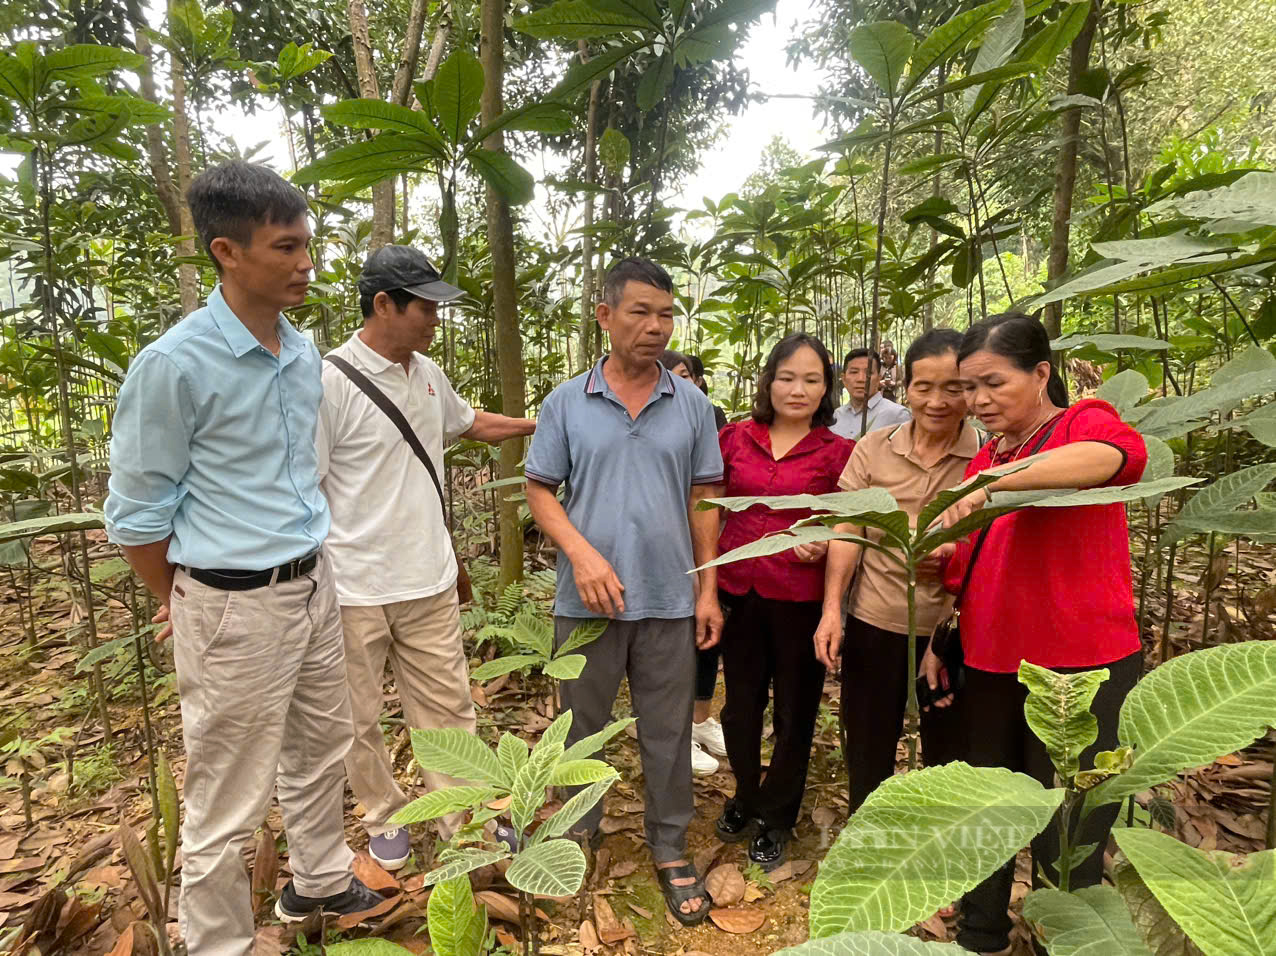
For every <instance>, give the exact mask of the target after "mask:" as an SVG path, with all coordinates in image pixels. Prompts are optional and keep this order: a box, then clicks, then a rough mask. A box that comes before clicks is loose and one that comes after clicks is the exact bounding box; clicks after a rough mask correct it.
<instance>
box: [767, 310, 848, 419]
mask: <svg viewBox="0 0 1276 956" xmlns="http://www.w3.org/2000/svg"><path fill="white" fill-rule="evenodd" d="M803 346H805V347H807V348H809V349H811V350H813V351H814V352H815V354H816V355H818V356H819V357H820V361H821V362H822V363H823V365H824V397H823V398H821V399H820V404H819V406H818V407H817V408H816V409H815V414H814V415H812V416H811V427H812V428H818V427H820V426H821V425H824V426H828V425H832V424H833V412H834V406H833V394H834V392H833V388H834V379H833V356H832V355H830V354H829V350H828V349H826V348H825V347H824V343H823V342H821V341H820V340H819V339H817V338H816V337H815V336H814V335H808V334H807V333H806V332H794V333H793V334H792V335H786V336H785V337H784V338H782V339H780V341H778V342H776V343H775V348H773V349H772V350H771V354H770V355H768V356H767V360H766V365H764V366H763V367H762V375H761V376H759V378H758V394H757V396H756V397H755V398H754V399H753V411H752V413H751V414H752V416H753V420H754V421H755V422H761V423H762V424H763V425H770V424H771V423H772V422H773V421H775V407H774V406H773V405H772V404H771V385H772V383H774V382H775V375H776V372H778V371H779V369H780V363H781V362H783V361H784V360H785V359H786V358H788V357H789V356H790V355H792V354H793V353H794V352H796V351H797V350H798V349H800V348H802V347H803Z"/></svg>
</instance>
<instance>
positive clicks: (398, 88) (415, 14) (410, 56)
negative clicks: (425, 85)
mask: <svg viewBox="0 0 1276 956" xmlns="http://www.w3.org/2000/svg"><path fill="white" fill-rule="evenodd" d="M354 2H356V3H360V5H361V6H362V3H361V0H354ZM427 6H428V4H427V3H426V0H412V8H411V10H409V11H408V25H407V28H406V30H405V31H404V34H403V52H402V54H400V56H399V66H398V68H397V69H395V71H394V84H393V85H392V86H391V88H390V102H392V103H398V104H399V105H400V106H407V105H408V100H409V99H410V98H411V96H412V80H413V78H414V77H415V76H416V65H417V63H418V62H419V60H420V59H421V35H422V34H423V33H424V32H425V14H426V7H427ZM443 16H445V17H446V16H447V14H446V12H444V14H443ZM365 23H366V18H365ZM405 195H406V194H405Z"/></svg>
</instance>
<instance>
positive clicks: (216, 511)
mask: <svg viewBox="0 0 1276 956" xmlns="http://www.w3.org/2000/svg"><path fill="white" fill-rule="evenodd" d="M278 333H279V345H280V348H279V355H278V356H275V355H273V354H271V352H270V350H269V349H266V348H265V347H263V346H262V345H261V344H260V343H259V342H258V341H257V339H256V338H254V336H253V334H252V333H251V332H249V331H248V328H247V327H246V326H245V325H244V324H243V323H242V322H240V321H239V319H238V318H237V317H236V315H235V313H234V312H232V311H231V309H230V306H228V305H227V304H226V300H225V299H224V298H222V294H221V287H220V286H218V287H217V288H216V289H214V290H213V292H212V294H211V295H210V296H209V297H208V304H207V305H206V306H205V307H204V308H202V309H196V310H195V311H194V312H192V313H191V314H190V315H188V316H187V317H186V318H185V319H183V320H182V321H181V322H179V323H177V325H175V326H173V327H172V328H171V329H169V330H168V331H167V332H165V333H164V334H163V335H161V336H160V337H159V338H158V339H156V340H155V341H154V342H152V343H151V344H150V345H148V346H147V347H146V348H144V349H143V350H142V351H141V352H140V353H139V354H138V356H137V358H136V359H134V360H133V364H132V365H131V366H130V367H129V370H128V376H127V377H126V378H125V379H124V384H123V386H121V388H120V394H119V397H118V399H117V400H116V407H115V416H114V419H113V420H112V423H111V479H110V493H109V494H108V496H107V499H106V508H105V511H106V531H107V536H108V537H109V538H110V539H111V540H112V541H114V542H115V543H116V544H124V545H142V544H151V543H153V542H156V541H162V540H163V539H164V538H166V537H168V536H169V535H170V534H171V535H172V536H173V540H172V543H171V544H170V545H169V548H168V559H169V560H170V561H172V562H173V563H174V564H184V565H187V566H189V567H195V568H229V569H234V570H240V571H260V570H264V569H266V568H273V567H275V566H277V565H280V564H283V563H285V562H287V561H291V560H292V559H294V558H299V557H301V556H302V555H304V554H308V553H309V552H311V551H314V550H315V549H316V548H318V547H319V546H320V545H321V544H322V543H323V539H324V538H325V537H327V535H328V523H329V518H328V503H327V501H325V500H324V497H323V495H322V494H321V493H320V491H319V468H318V463H317V457H316V453H315V426H316V423H317V422H318V418H319V401H320V399H321V398H322V397H323V383H322V380H321V377H320V375H321V371H322V369H321V366H322V362H321V361H320V359H319V351H318V349H316V348H315V346H314V343H313V342H311V341H309V340H308V339H307V338H306V337H305V336H303V335H302V334H301V333H300V332H298V331H297V330H296V329H294V328H293V327H292V326H291V325H290V324H289V323H288V320H287V319H285V318H284V317H283V316H282V315H281V316H280V317H279V325H278Z"/></svg>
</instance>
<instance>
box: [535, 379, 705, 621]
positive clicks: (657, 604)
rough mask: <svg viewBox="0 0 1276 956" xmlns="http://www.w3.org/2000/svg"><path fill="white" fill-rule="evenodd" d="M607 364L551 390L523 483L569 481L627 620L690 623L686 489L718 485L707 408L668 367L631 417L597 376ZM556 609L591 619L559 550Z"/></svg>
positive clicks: (566, 501)
mask: <svg viewBox="0 0 1276 956" xmlns="http://www.w3.org/2000/svg"><path fill="white" fill-rule="evenodd" d="M606 361H607V357H606V356H603V358H602V359H601V360H600V361H599V362H598V364H597V365H595V366H594V367H593V368H592V369H590V370H589V371H588V372H585V373H584V374H582V375H577V376H576V377H575V378H573V379H569V380H568V381H566V382H564V383H563V384H562V385H559V386H558V387H557V388H556V389H554V390H553V391H552V392H550V393H549V396H548V397H547V398H546V399H545V401H544V403H543V404H542V405H541V410H540V414H539V415H538V416H537V422H536V434H535V435H534V436H533V438H532V447H531V450H530V451H529V452H528V453H527V466H526V468H525V471H526V472H527V477H528V478H531V479H533V480H534V481H539V482H541V483H542V484H546V485H551V486H557V485H559V484H560V483H562V482H566V483H567V488H566V491H565V493H564V495H563V507H564V508H565V509H566V511H567V517H568V519H569V520H570V521H571V523H572V525H573V526H574V527H575V528H576V530H577V531H579V532H580V533H581V534H582V535H583V536H584V538H585V540H586V541H588V542H589V543H590V544H591V545H593V546H594V548H595V549H597V551H598V552H599V554H601V555H602V556H603V557H604V558H606V559H607V561H608V563H610V564H611V566H612V569H613V570H615V572H616V576H617V577H618V578H619V579H620V583H621V584H622V585H624V588H625V610H624V612H623V613H621V614H620V615H618V617H619V619H620V620H623V621H636V620H642V619H643V618H665V619H674V618H680V617H690V616H691V615H692V614H693V613H694V611H695V596H694V586H693V584H692V576H691V575H689V574H687V570H688V569H689V568H691V567H694V565H695V561H694V560H693V556H692V550H691V526H690V522H689V519H688V514H687V507H688V501H689V499H690V496H691V486H692V485H716V484H719V483H721V481H722V456H721V455H720V454H719V452H718V433H717V431H716V429H715V428H714V422H713V406H712V405H710V404H709V399H708V398H706V397H705V396H704V394H703V393H702V392H701V391H700V389H698V388H696V387H695V386H694V385H692V384H691V382H689V381H687V380H686V379H681V378H677V377H676V376H674V375H672V374H671V373H670V372H669V371H668V370H667V369H663V368H662V369H661V370H660V379H659V381H658V382H657V383H656V386H655V388H653V389H652V392H651V397H650V398H648V399H647V404H646V405H644V406H643V407H642V409H641V410H640V411H639V413H638V415H637V417H634V418H631V417H630V415H629V412H628V411H627V410H626V408H625V403H624V402H622V401H621V400H620V398H619V397H618V396H617V395H616V393H615V392H614V391H612V389H611V386H610V385H608V384H607V379H606V378H605V377H604V375H603V365H604V364H605V363H606ZM554 613H555V614H557V615H559V616H561V617H594V616H595V615H594V614H593V613H592V612H591V611H589V610H588V609H587V608H586V607H585V605H584V603H583V602H582V601H581V599H580V593H579V592H578V591H577V590H576V578H575V575H573V573H572V566H571V562H570V561H569V560H567V558H566V557H565V556H564V555H563V554H562V553H561V552H560V554H559V558H558V595H557V598H556V600H555V602H554Z"/></svg>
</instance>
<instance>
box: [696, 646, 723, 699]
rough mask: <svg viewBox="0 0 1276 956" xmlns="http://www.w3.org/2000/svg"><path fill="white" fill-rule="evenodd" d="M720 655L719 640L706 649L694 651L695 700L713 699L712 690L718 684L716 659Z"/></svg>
mask: <svg viewBox="0 0 1276 956" xmlns="http://www.w3.org/2000/svg"><path fill="white" fill-rule="evenodd" d="M721 657H722V643H721V642H719V643H718V644H716V645H714V646H713V647H711V648H709V649H708V650H707V651H701V650H697V651H696V700H713V690H714V688H715V687H716V686H717V684H718V660H719V658H721Z"/></svg>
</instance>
